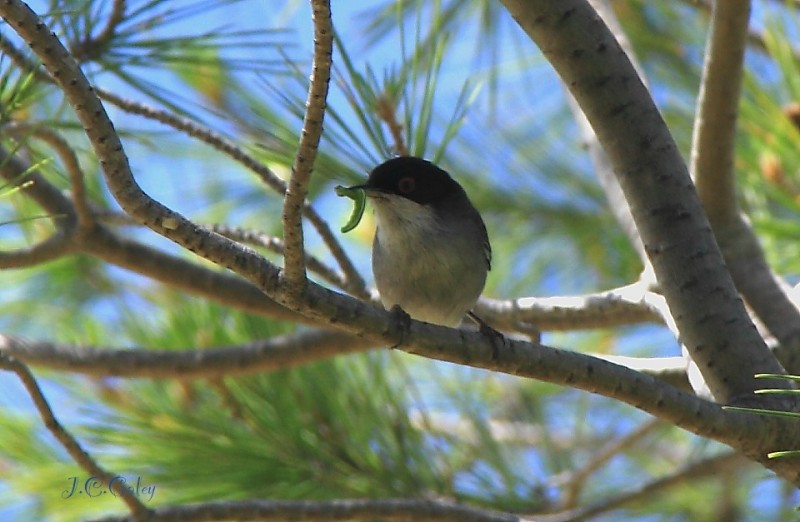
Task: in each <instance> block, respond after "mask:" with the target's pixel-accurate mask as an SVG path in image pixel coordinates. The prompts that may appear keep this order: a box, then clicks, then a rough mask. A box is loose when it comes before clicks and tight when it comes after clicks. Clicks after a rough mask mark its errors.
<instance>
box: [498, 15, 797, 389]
mask: <svg viewBox="0 0 800 522" xmlns="http://www.w3.org/2000/svg"><path fill="white" fill-rule="evenodd" d="M503 3H504V4H505V5H506V7H507V8H508V9H509V11H510V12H511V14H512V15H513V17H514V19H515V20H516V21H517V22H518V23H519V24H520V25H521V26H522V28H523V29H524V30H525V31H526V32H527V33H528V35H529V36H530V37H531V38H532V39H533V40H534V41H536V43H537V44H538V46H539V48H540V49H541V50H542V52H543V53H544V54H545V56H546V57H547V59H548V60H549V61H550V63H551V64H552V65H553V67H554V68H555V69H556V71H557V72H558V74H559V75H560V76H561V77H562V79H563V81H564V83H565V84H566V85H567V86H568V87H569V89H570V91H571V92H572V94H573V96H575V99H576V100H577V101H578V103H579V104H580V106H581V108H582V109H583V112H584V114H586V116H587V118H588V119H589V121H590V122H591V124H592V126H593V127H594V129H595V132H596V133H597V136H598V138H599V140H600V143H602V144H603V147H604V149H605V151H606V153H607V154H608V156H609V158H610V159H611V162H612V164H613V165H614V167H615V168H614V170H615V172H616V174H617V176H618V178H619V181H620V185H621V186H622V189H623V192H624V193H625V197H626V199H627V200H628V202H629V204H630V206H631V210H632V212H633V217H634V220H635V222H636V225H637V228H638V230H639V233H640V235H641V237H642V241H643V242H644V245H645V250H646V251H647V253H648V256H649V258H650V260H651V262H652V264H653V268H654V270H655V274H656V276H657V279H658V282H659V284H660V285H661V287H662V290H663V293H664V296H665V297H666V299H667V302H668V304H669V308H670V310H671V312H672V315H673V317H674V318H675V321H676V324H677V326H678V329H679V331H680V334H681V341H682V342H683V343H684V345H685V346H686V347H687V349H688V350H689V352H690V354H691V356H692V359H693V360H694V361H695V362H696V363H697V365H698V366H699V368H700V371H701V372H702V374H703V376H704V377H705V380H706V382H707V383H708V385H709V388H710V389H711V391H712V393H713V394H714V396H715V397H716V399H717V400H718V401H720V402H723V403H731V402H739V401H750V400H752V398H753V395H752V393H753V391H754V390H755V389H757V388H759V387H762V386H763V384H761V383H757V382H756V380H755V379H754V378H753V374H754V373H757V372H759V371H761V370H760V369H767V368H769V369H770V371H771V372H775V373H783V368H782V367H781V366H780V364H779V363H778V362H777V360H776V359H775V357H774V356H773V355H772V354H771V352H770V351H769V350H768V348H767V346H766V344H765V343H764V341H763V339H761V337H760V336H759V334H758V331H757V330H756V328H755V326H753V324H752V322H751V321H750V319H749V318H748V316H747V313H746V311H745V309H744V306H743V304H742V302H741V300H740V299H739V297H738V294H737V292H736V288H735V287H734V285H733V281H732V279H731V277H730V274H729V273H728V271H727V270H726V268H725V264H724V262H723V259H722V255H721V254H720V252H719V250H718V248H717V246H716V244H715V242H714V238H713V235H712V233H711V228H710V226H709V224H708V221H707V219H706V217H705V215H704V214H703V210H702V207H701V205H700V202H699V200H698V197H697V193H696V192H695V190H694V186H693V184H692V181H691V179H690V178H689V176H688V172H687V170H686V167H685V164H684V163H683V159H682V158H681V156H680V153H679V151H678V148H677V146H676V144H675V142H674V141H673V139H672V136H671V135H670V134H669V131H668V129H667V127H666V125H665V123H664V121H663V119H662V118H661V115H660V114H659V112H658V109H657V108H656V107H655V105H654V103H653V100H652V98H651V97H650V95H649V93H648V91H647V89H646V88H645V86H644V85H643V84H642V82H641V80H640V79H639V77H638V76H637V74H636V72H635V70H634V69H633V67H632V65H631V63H630V61H629V60H628V58H627V56H626V54H625V53H624V51H623V50H622V49H621V48H620V46H619V44H618V42H617V41H616V40H615V39H614V37H613V35H612V34H611V33H610V32H609V31H608V28H607V27H606V26H605V24H604V23H603V21H602V20H601V19H600V18H599V17H598V15H597V13H595V12H594V10H593V9H592V8H591V7H590V6H589V5H588V3H587V2H586V1H585V0H564V1H562V2H547V1H545V0H532V1H523V0H503ZM687 245H691V246H692V248H687ZM775 384H776V385H777V386H779V387H784V388H785V387H786V386H787V385H786V383H778V382H775Z"/></svg>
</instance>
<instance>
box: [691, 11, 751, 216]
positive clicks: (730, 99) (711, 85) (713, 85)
mask: <svg viewBox="0 0 800 522" xmlns="http://www.w3.org/2000/svg"><path fill="white" fill-rule="evenodd" d="M749 20H750V0H724V1H716V2H714V9H713V13H712V17H711V28H710V30H709V34H708V42H707V44H706V52H705V62H704V64H703V77H702V80H701V83H700V93H699V96H698V100H697V107H698V108H697V114H696V115H695V121H694V134H693V136H692V152H691V160H690V172H691V173H692V176H693V178H694V182H695V185H696V186H697V194H698V195H699V196H700V199H701V201H702V202H703V207H704V208H705V211H706V214H708V218H709V221H711V223H712V224H713V223H715V222H728V221H731V220H734V219H736V218H737V217H738V215H739V205H738V204H737V202H736V181H735V178H734V167H733V162H734V157H735V153H736V129H737V126H736V120H737V115H738V113H739V97H740V94H741V88H742V73H743V64H744V49H745V46H746V43H747V38H746V36H747V26H748V22H749Z"/></svg>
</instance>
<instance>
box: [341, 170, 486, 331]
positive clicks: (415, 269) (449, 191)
mask: <svg viewBox="0 0 800 522" xmlns="http://www.w3.org/2000/svg"><path fill="white" fill-rule="evenodd" d="M351 188H360V189H363V190H364V192H365V193H366V196H367V198H368V200H369V201H370V202H371V203H372V205H373V207H374V210H375V220H376V224H377V230H376V232H375V240H374V242H373V244H372V272H373V274H374V276H375V284H376V285H377V287H378V292H379V293H380V297H381V302H382V303H383V306H384V308H386V309H387V310H392V309H395V308H396V307H398V306H399V307H400V308H401V309H402V310H404V311H405V312H406V313H407V314H408V315H410V316H411V317H413V318H414V319H418V320H421V321H425V322H428V323H434V324H439V325H443V326H451V327H455V326H458V325H459V324H460V323H461V321H462V319H463V318H464V316H465V315H466V314H467V313H468V312H470V310H471V309H472V307H473V306H474V305H475V302H476V301H477V300H478V297H479V296H480V294H481V292H482V291H483V287H484V285H485V284H486V273H487V272H488V271H489V270H490V268H491V259H492V249H491V246H490V245H489V236H488V234H487V233H486V226H485V225H484V223H483V219H481V215H480V214H479V213H478V211H477V210H475V207H474V206H472V203H471V202H470V201H469V198H468V197H467V194H466V192H464V189H463V188H461V185H459V184H458V182H456V181H455V180H454V179H453V178H451V177H450V175H449V174H448V173H447V172H445V171H444V170H442V169H441V168H439V167H437V166H436V165H434V164H433V163H431V162H429V161H426V160H424V159H421V158H416V157H411V156H402V157H397V158H393V159H390V160H388V161H386V162H384V163H382V164H380V165H378V166H377V167H375V169H373V170H372V172H370V174H369V177H368V179H367V182H366V183H365V184H363V185H360V186H357V187H351ZM475 320H476V321H478V322H480V320H479V319H477V318H475ZM481 324H482V323H481Z"/></svg>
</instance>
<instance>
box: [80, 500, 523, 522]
mask: <svg viewBox="0 0 800 522" xmlns="http://www.w3.org/2000/svg"><path fill="white" fill-rule="evenodd" d="M376 519H379V520H396V521H407V520H430V521H432V522H525V520H524V519H522V518H520V517H519V516H517V515H512V514H509V513H501V512H498V511H489V510H485V509H479V508H473V507H469V506H464V505H460V504H455V503H453V502H450V501H446V500H417V499H391V498H388V499H364V500H361V499H358V500H329V501H317V502H315V501H309V500H294V501H293V500H244V501H239V502H235V501H232V502H206V503H202V504H190V505H184V506H175V507H162V508H156V509H155V510H153V512H152V513H151V514H150V518H148V521H150V522H157V521H161V520H164V521H169V522H200V521H216V520H259V521H262V522H273V521H274V522H284V521H286V520H295V521H304V522H332V521H347V520H376ZM94 522H136V520H135V519H134V518H132V517H130V516H109V517H103V518H98V519H95V520H94Z"/></svg>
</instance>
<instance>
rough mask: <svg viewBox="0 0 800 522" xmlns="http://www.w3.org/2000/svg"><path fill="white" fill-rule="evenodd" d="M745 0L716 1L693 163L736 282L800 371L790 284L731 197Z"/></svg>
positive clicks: (798, 323)
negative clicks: (768, 258)
mask: <svg viewBox="0 0 800 522" xmlns="http://www.w3.org/2000/svg"><path fill="white" fill-rule="evenodd" d="M749 15H750V1H749V0H724V1H717V2H714V6H713V9H712V13H711V29H710V31H709V35H708V44H707V46H706V53H705V62H704V65H703V77H702V82H701V85H700V94H699V97H698V101H697V106H698V111H697V116H696V119H695V126H694V135H693V139H692V152H691V165H690V171H691V173H692V177H693V178H694V181H695V184H696V185H697V193H698V195H699V197H700V200H701V201H702V203H703V207H704V208H705V210H706V213H707V214H708V217H709V221H710V223H711V226H712V228H713V230H714V234H715V236H716V238H717V241H718V243H719V246H720V249H721V250H722V254H723V255H724V257H725V262H726V263H727V266H728V268H729V270H730V273H731V276H732V277H733V280H734V282H735V284H736V287H737V289H738V290H739V292H741V294H742V296H743V297H744V299H745V300H746V301H747V303H748V304H749V305H750V307H751V308H752V309H753V311H754V312H755V314H756V316H758V318H759V319H760V320H761V321H762V322H763V323H764V325H765V326H766V327H767V329H768V330H769V331H770V333H772V335H774V336H775V337H776V338H777V339H778V341H779V342H780V343H781V345H782V346H783V347H784V350H783V354H782V357H781V360H782V361H783V362H784V364H785V365H786V366H787V369H789V371H792V372H798V371H800V311H798V309H797V306H796V305H795V304H794V302H793V301H792V299H791V298H790V294H791V289H790V288H789V286H788V285H787V284H786V282H785V281H783V280H782V279H781V278H780V277H778V276H777V275H776V274H775V273H774V272H773V271H772V269H771V268H770V267H769V265H768V264H767V261H766V259H765V257H764V252H763V250H762V249H761V245H760V244H759V241H758V238H757V237H756V235H755V233H754V232H753V229H752V228H751V226H750V223H749V222H748V220H747V218H746V217H745V216H744V214H743V213H742V211H741V209H740V207H739V204H738V200H737V198H736V176H735V167H734V160H735V155H736V149H735V143H736V130H737V125H736V122H737V116H738V108H739V98H740V96H741V84H742V75H743V62H744V51H745V47H746V45H747V35H748V32H747V29H748V21H749Z"/></svg>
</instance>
